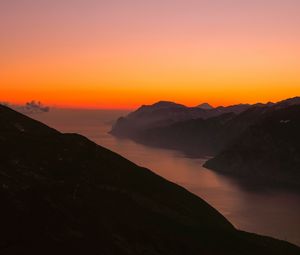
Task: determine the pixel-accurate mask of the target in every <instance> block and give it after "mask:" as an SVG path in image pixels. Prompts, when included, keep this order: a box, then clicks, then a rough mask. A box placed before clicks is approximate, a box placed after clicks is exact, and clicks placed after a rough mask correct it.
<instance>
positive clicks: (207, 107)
mask: <svg viewBox="0 0 300 255" xmlns="http://www.w3.org/2000/svg"><path fill="white" fill-rule="evenodd" d="M197 107H198V108H201V109H204V110H211V109H213V107H212V106H211V105H210V104H208V103H203V104H199V105H198V106H197Z"/></svg>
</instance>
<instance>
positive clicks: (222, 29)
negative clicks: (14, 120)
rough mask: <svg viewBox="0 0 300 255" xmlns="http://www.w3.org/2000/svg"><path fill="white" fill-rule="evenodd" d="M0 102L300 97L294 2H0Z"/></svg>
mask: <svg viewBox="0 0 300 255" xmlns="http://www.w3.org/2000/svg"><path fill="white" fill-rule="evenodd" d="M0 32H1V33H0V45H1V46H0V100H1V101H9V102H14V103H23V102H25V101H28V100H31V99H36V100H41V101H43V102H44V103H45V104H50V105H57V106H69V107H97V108H132V107H136V106H138V105H140V104H149V103H153V102H155V101H158V100H171V101H177V102H179V103H184V104H186V105H196V104H199V103H201V102H204V101H207V102H209V103H211V104H213V105H221V104H223V105H228V104H234V103H239V102H248V103H254V102H257V101H260V102H266V101H278V100H280V99H284V98H287V97H292V96H296V95H300V1H299V0H151V1H150V0H149V1H146V0H145V1H144V0H1V1H0Z"/></svg>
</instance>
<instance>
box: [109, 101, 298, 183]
mask: <svg viewBox="0 0 300 255" xmlns="http://www.w3.org/2000/svg"><path fill="white" fill-rule="evenodd" d="M293 107H295V109H299V108H300V98H299V97H295V98H290V99H287V100H283V101H280V102H278V103H271V102H270V103H267V104H261V103H258V104H254V105H245V104H241V105H236V106H229V107H217V108H215V109H213V111H215V110H218V111H219V114H218V115H216V116H213V117H208V118H202V117H201V118H196V119H192V118H191V119H189V120H183V121H177V122H174V123H172V124H169V125H165V126H156V127H153V126H151V125H150V127H147V126H144V128H143V129H138V130H135V132H134V133H132V134H131V133H130V132H127V133H126V134H129V135H128V137H129V138H131V139H133V140H135V141H136V142H139V143H143V144H145V145H150V146H155V147H162V148H170V149H176V150H180V151H183V152H184V153H186V154H187V155H189V156H193V157H203V156H216V155H218V156H217V157H216V158H215V159H212V160H210V161H208V162H207V164H206V165H205V166H206V167H208V168H211V169H215V170H219V171H222V172H226V173H231V174H233V173H234V174H236V175H241V176H242V175H244V176H247V175H249V176H250V177H251V176H253V178H256V176H257V174H258V171H260V173H259V174H260V176H261V177H264V178H265V179H269V180H270V181H274V180H277V181H278V182H282V183H285V182H287V183H290V181H289V180H292V181H293V182H294V183H300V178H299V176H298V173H296V172H295V171H296V170H293V171H292V170H291V169H295V168H294V167H292V166H288V165H287V164H284V162H290V164H294V166H297V164H298V160H299V158H300V157H299V155H298V153H300V150H298V147H295V146H294V145H292V138H293V137H298V136H299V135H298V133H297V132H291V131H289V135H290V137H287V136H285V135H284V132H285V130H284V129H278V134H277V133H276V136H275V137H272V141H273V142H274V143H268V144H265V143H264V142H263V141H264V137H267V136H271V135H274V134H275V133H268V132H272V130H270V129H266V130H265V129H263V128H264V126H262V124H261V123H266V122H268V121H269V119H270V118H271V116H273V115H274V116H275V115H276V114H277V112H278V111H280V110H282V111H283V113H284V114H286V117H285V116H281V117H282V121H283V123H285V122H284V121H287V123H288V122H289V121H288V120H289V117H288V116H289V114H292V113H291V112H292V111H294V110H293ZM227 111H228V113H224V112H227ZM293 117H294V119H295V121H294V123H297V122H296V119H297V118H298V119H300V114H298V115H297V114H296V115H293ZM274 118H275V117H274ZM278 123H279V122H278ZM116 125H118V123H117V124H116ZM295 125H296V124H295ZM255 126H256V130H259V129H260V128H261V129H262V131H263V130H265V133H264V134H261V135H262V137H259V136H257V137H259V138H260V139H261V140H260V141H261V142H260V143H258V142H257V143H254V141H257V140H256V139H254V138H255V137H251V136H250V135H249V133H251V132H252V131H253V128H254V127H255ZM275 127H276V125H275V126H274V128H275ZM298 128H299V130H300V125H299V127H298ZM257 132H258V131H257ZM280 132H282V134H281V133H280ZM113 134H114V132H113ZM280 137H281V139H282V142H283V143H284V144H285V145H286V147H282V148H283V149H282V150H279V149H278V148H277V146H279V145H278V144H277V142H276V139H279V138H280ZM252 139H253V143H252V142H251V140H252ZM270 139H271V138H270ZM296 140H297V139H296V138H295V139H294V141H296ZM245 141H247V143H245ZM239 144H240V145H243V146H244V147H243V146H238V145H239ZM290 145H291V147H289V146H290ZM246 146H248V147H247V148H246ZM233 148H235V149H233ZM263 148H264V149H265V148H267V151H268V153H266V152H264V150H263ZM289 148H290V149H289ZM291 148H292V149H291ZM252 151H253V152H254V151H256V152H257V153H258V151H261V154H260V156H259V157H258V155H256V156H255V157H256V158H257V159H256V161H255V162H254V160H255V157H254V154H253V157H252V158H250V154H251V152H252ZM230 153H232V154H230ZM247 153H248V154H249V158H248V160H246V159H245V157H246V156H247ZM233 155H235V156H236V157H237V160H235V156H233ZM258 159H260V163H259V160H258ZM226 160H227V161H226ZM251 160H252V161H253V162H251ZM274 164H276V166H277V167H274ZM279 166H280V168H281V170H279V169H278V167H279ZM283 167H288V168H289V169H286V170H283ZM242 168H243V169H242ZM239 169H241V170H239ZM251 169H252V170H253V172H251ZM268 169H269V170H268ZM271 169H274V171H275V169H277V170H276V173H275V172H274V174H273V175H272V170H271ZM255 172H256V174H254V173H255ZM281 173H283V174H282V175H281ZM268 177H269V178H268Z"/></svg>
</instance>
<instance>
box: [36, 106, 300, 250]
mask: <svg viewBox="0 0 300 255" xmlns="http://www.w3.org/2000/svg"><path fill="white" fill-rule="evenodd" d="M126 114H127V112H125V111H116V110H70V109H68V110H66V109H52V110H51V111H50V112H49V113H44V114H35V115H31V117H33V118H35V119H37V120H40V121H42V122H43V123H46V124H47V125H49V126H51V127H54V128H56V129H58V130H60V131H61V132H67V133H79V134H82V135H84V136H86V137H88V138H89V139H91V140H92V141H94V142H96V143H97V144H99V145H101V146H104V147H106V148H108V149H110V150H112V151H115V152H117V153H119V154H121V155H122V156H124V157H126V158H127V159H129V160H131V161H133V162H135V163H136V164H138V165H141V166H143V167H147V168H149V169H151V170H152V171H154V172H155V173H157V174H158V175H161V176H162V177H164V178H166V179H168V180H170V181H173V182H175V183H177V184H179V185H181V186H183V187H185V188H186V189H188V190H189V191H191V192H193V193H194V194H196V195H198V196H200V197H201V198H203V199H204V200H206V201H207V202H208V203H209V204H211V205H212V206H213V207H215V208H216V209H217V210H218V211H219V212H221V213H222V214H223V215H224V216H225V217H226V218H227V219H229V220H230V221H231V223H233V224H234V225H235V226H236V227H237V228H239V229H242V230H245V231H249V232H254V233H259V234H263V235H269V236H272V237H276V238H279V239H284V240H287V241H289V242H292V243H295V244H297V245H300V217H299V215H300V194H299V193H294V192H292V191H287V190H278V189H269V188H264V189H262V188H261V187H260V189H257V187H254V186H251V185H247V186H245V185H242V184H240V183H239V182H238V181H237V180H235V179H233V178H230V177H228V176H223V175H219V174H217V173H215V172H213V171H210V170H208V169H205V168H203V167H202V164H203V163H204V162H205V159H191V158H186V157H185V156H184V155H183V154H181V153H179V152H176V151H172V150H164V149H155V148H149V147H146V146H143V145H139V144H136V143H134V142H132V141H130V140H127V139H121V140H120V139H117V138H114V137H113V136H111V135H109V134H108V131H109V130H110V128H111V125H112V124H113V123H114V121H115V120H116V119H117V118H118V117H120V116H122V115H126Z"/></svg>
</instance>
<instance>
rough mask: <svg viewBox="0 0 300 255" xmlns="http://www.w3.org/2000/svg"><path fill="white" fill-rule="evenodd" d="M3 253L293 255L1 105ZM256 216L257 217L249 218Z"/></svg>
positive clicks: (169, 186)
mask: <svg viewBox="0 0 300 255" xmlns="http://www.w3.org/2000/svg"><path fill="white" fill-rule="evenodd" d="M0 142H1V147H0V148H1V149H0V150H1V151H0V152H1V153H0V203H1V210H0V225H1V228H0V253H1V254H4V255H6V254H34V255H35V254H39V255H40V254H45V255H48V254H49V255H50V254H104V255H130V254H150V255H159V254H164V255H167V254H172V255H176V254H212V255H217V254H218V255H221V254H232V255H235V254H236V255H238V254H239V255H243V254H245V255H247V254H249V255H250V254H270V255H273V254H274V255H279V254H280V255H281V254H282V255H289V254H290V255H292V254H295V255H296V254H299V252H300V248H298V247H296V246H294V245H291V244H289V243H287V242H284V241H278V240H275V239H272V238H268V237H263V236H258V235H255V234H250V233H246V232H242V231H238V230H236V229H235V228H234V227H233V226H232V225H231V224H230V223H229V222H228V221H227V220H226V219H225V218H224V217H223V216H222V215H221V214H220V213H218V212H217V211H216V210H215V209H214V208H212V207H211V206H210V205H208V204H207V203H206V202H204V201H203V200H202V199H200V198H198V197H196V196H195V195H193V194H191V193H189V192H188V191H186V190H185V189H183V188H181V187H179V186H177V185H175V184H173V183H171V182H169V181H167V180H165V179H163V178H161V177H159V176H157V175H155V174H154V173H152V172H151V171H149V170H148V169H145V168H142V167H139V166H137V165H135V164H133V163H132V162H130V161H128V160H126V159H125V158H122V157H121V156H119V155H117V154H115V153H113V152H111V151H109V150H107V149H105V148H103V147H101V146H99V145H97V144H95V143H93V142H91V141H89V140H88V139H87V138H85V137H83V136H80V135H78V134H62V133H60V132H58V131H56V130H54V129H52V128H49V127H48V126H46V125H44V124H42V123H39V122H37V121H34V120H32V119H30V118H28V117H26V116H24V115H22V114H20V113H17V112H15V111H13V110H11V109H9V108H7V107H5V106H0ZM253 213H255V212H253Z"/></svg>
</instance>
